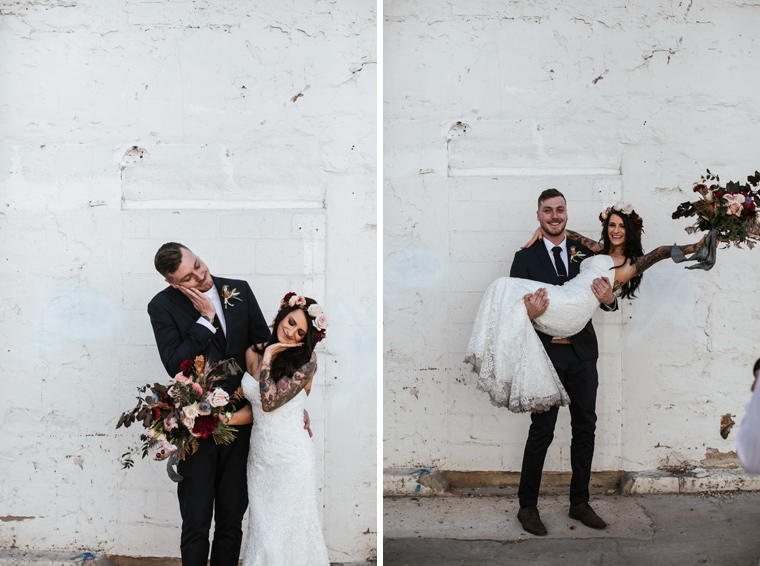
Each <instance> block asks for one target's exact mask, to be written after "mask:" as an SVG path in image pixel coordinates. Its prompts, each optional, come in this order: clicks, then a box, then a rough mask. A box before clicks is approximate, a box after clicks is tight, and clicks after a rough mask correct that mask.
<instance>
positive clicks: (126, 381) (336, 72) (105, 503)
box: [0, 0, 377, 562]
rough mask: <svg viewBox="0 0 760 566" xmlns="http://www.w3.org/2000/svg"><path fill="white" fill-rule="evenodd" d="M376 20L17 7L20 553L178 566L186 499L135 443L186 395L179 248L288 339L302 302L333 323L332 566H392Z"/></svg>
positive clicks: (331, 12)
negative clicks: (384, 493) (157, 258)
mask: <svg viewBox="0 0 760 566" xmlns="http://www.w3.org/2000/svg"><path fill="white" fill-rule="evenodd" d="M375 20H376V14H375V3H374V2H368V1H365V0H361V1H359V2H352V3H350V6H341V7H340V9H337V8H336V5H335V3H334V2H327V1H324V0H317V1H311V0H285V1H284V2H276V3H267V2H255V3H251V2H243V1H242V0H232V1H228V2H207V1H193V0H171V1H168V0H150V1H143V0H129V1H126V2H123V3H109V2H99V1H96V0H82V1H73V0H72V1H69V2H58V1H55V2H53V1H49V0H29V1H23V2H22V1H18V2H13V1H10V0H0V46H2V47H1V50H2V53H3V56H2V57H0V74H2V76H3V81H2V84H0V122H1V123H2V125H3V127H2V137H0V252H1V253H0V271H1V275H2V279H3V281H4V283H5V284H4V287H3V288H4V294H3V297H2V299H0V352H2V354H1V355H0V367H2V370H3V373H4V375H5V376H6V379H4V387H5V393H6V395H7V396H9V397H11V398H13V399H14V402H13V403H10V404H6V406H5V407H4V408H2V409H0V426H2V429H3V431H4V434H3V438H4V440H3V442H2V444H1V445H0V461H2V462H3V463H2V465H0V469H2V472H3V473H2V474H0V477H2V479H0V491H2V493H3V494H4V495H5V496H6V497H4V505H5V509H4V510H3V512H2V514H3V515H5V516H13V517H22V518H24V520H23V521H13V522H11V523H9V524H6V525H5V528H4V529H3V530H2V532H0V546H2V547H11V546H14V547H15V546H17V547H20V548H35V549H42V550H44V549H64V550H65V549H83V548H87V549H92V550H101V551H104V552H107V553H110V554H117V555H133V556H177V555H178V554H179V524H180V518H179V508H178V505H177V501H176V495H175V487H174V484H172V483H171V482H170V481H169V480H168V478H167V477H166V475H165V471H164V466H163V465H160V464H157V463H152V462H150V461H141V462H138V463H137V465H136V467H135V469H133V470H130V471H127V472H123V471H121V469H120V466H119V463H118V457H119V455H120V454H122V452H124V450H125V448H126V446H128V445H129V444H130V443H131V442H132V440H133V439H134V437H135V429H134V428H131V429H130V430H128V431H122V430H121V429H120V431H119V432H118V433H117V432H116V431H115V430H114V425H115V421H116V418H117V417H118V415H119V414H120V412H121V411H123V410H124V409H127V408H128V407H130V406H132V405H133V403H134V395H135V392H136V386H138V385H141V384H143V383H145V382H148V381H155V380H164V379H167V376H166V374H165V372H164V370H163V368H162V366H161V364H160V361H159V358H158V354H157V352H156V348H155V344H154V339H153V334H152V331H151V327H150V323H149V318H148V315H147V312H146V305H147V302H148V301H149V300H150V298H151V297H152V296H153V295H154V294H155V293H156V292H158V291H159V290H160V289H162V288H163V287H164V283H163V281H162V279H161V277H160V276H159V275H158V274H157V273H155V272H154V270H153V267H152V263H153V255H154V253H155V250H156V249H157V248H158V246H159V245H161V244H162V243H164V242H166V241H172V240H175V241H180V242H183V243H185V244H186V245H188V246H189V247H191V248H192V249H193V250H194V251H195V252H196V253H198V254H199V255H200V256H201V257H202V258H203V259H204V260H205V261H206V262H207V264H208V265H209V267H210V269H211V270H212V272H214V273H217V274H220V275H228V276H231V277H239V278H243V279H246V280H248V281H249V282H250V284H251V287H252V288H253V290H254V292H255V293H256V296H257V298H258V300H259V303H260V305H261V307H262V309H263V311H264V315H265V317H266V318H267V319H268V320H271V319H272V318H273V317H274V314H275V310H276V307H277V305H278V304H279V300H280V299H281V297H282V296H283V295H284V294H285V293H286V292H288V291H290V290H295V291H300V292H303V293H306V294H308V295H312V296H314V297H315V298H317V299H318V300H320V302H323V304H324V305H325V309H326V312H327V313H328V316H329V317H330V321H331V327H330V331H329V333H328V339H327V340H326V341H325V342H324V347H323V348H322V349H320V351H319V353H320V369H319V374H318V379H317V383H315V386H314V390H313V392H312V395H311V396H310V399H309V411H310V413H311V416H312V423H313V428H314V431H315V445H316V448H317V453H318V455H319V456H318V457H319V460H320V472H319V475H320V478H321V479H322V480H324V486H323V487H322V489H321V498H322V503H323V505H324V507H323V520H324V525H325V536H326V541H327V544H328V547H329V551H330V558H331V559H332V560H333V561H336V562H359V561H363V560H366V559H367V558H370V557H372V556H374V554H375V552H376V544H377V542H376V442H377V438H376V418H375V417H376V393H375V392H376V375H375V373H376V370H375V352H376V348H375V338H374V336H375V331H376V325H375V323H376V321H375V314H376V306H375V305H376V300H377V297H376V285H375V276H376V264H375V249H376V243H375V240H376V226H375V223H376V213H375V202H376V192H375V168H376V124H375V120H376V77H375V74H376V63H375V61H376V57H375V53H376V46H375V37H376V21H375ZM298 94H301V96H298V98H297V99H296V101H295V102H293V97H294V96H296V95H298ZM368 227H370V228H368Z"/></svg>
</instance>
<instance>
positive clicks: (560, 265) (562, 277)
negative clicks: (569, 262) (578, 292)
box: [552, 246, 567, 285]
mask: <svg viewBox="0 0 760 566" xmlns="http://www.w3.org/2000/svg"><path fill="white" fill-rule="evenodd" d="M552 253H553V254H554V265H556V266H557V275H559V284H560V285H562V284H563V283H564V282H565V281H567V270H566V269H565V262H564V261H562V248H560V247H559V246H554V247H553V248H552Z"/></svg>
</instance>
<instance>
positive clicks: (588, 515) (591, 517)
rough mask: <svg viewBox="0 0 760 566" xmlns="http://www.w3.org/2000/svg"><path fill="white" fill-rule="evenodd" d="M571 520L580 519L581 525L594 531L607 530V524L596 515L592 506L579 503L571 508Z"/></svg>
mask: <svg viewBox="0 0 760 566" xmlns="http://www.w3.org/2000/svg"><path fill="white" fill-rule="evenodd" d="M570 518H571V519H578V520H579V521H580V522H581V523H583V524H584V525H586V526H587V527H591V528H592V529H606V528H607V523H605V522H604V521H602V519H601V518H600V517H599V515H597V514H596V513H594V510H593V509H592V508H591V505H589V504H588V503H579V504H578V505H571V506H570Z"/></svg>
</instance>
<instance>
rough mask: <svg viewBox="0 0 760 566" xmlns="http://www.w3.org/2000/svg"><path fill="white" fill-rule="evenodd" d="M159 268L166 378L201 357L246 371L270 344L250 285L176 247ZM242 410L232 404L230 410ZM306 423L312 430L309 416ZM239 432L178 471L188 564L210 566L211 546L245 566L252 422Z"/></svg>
mask: <svg viewBox="0 0 760 566" xmlns="http://www.w3.org/2000/svg"><path fill="white" fill-rule="evenodd" d="M154 264H155V267H156V270H157V271H158V272H159V273H160V274H161V275H162V276H163V277H164V278H165V281H166V282H167V283H168V284H169V287H167V288H166V289H164V290H163V291H161V292H160V293H158V294H157V295H156V296H155V297H153V299H152V300H151V301H150V303H149V304H148V314H149V315H150V322H151V325H152V326H153V333H154V335H155V337H156V345H157V346H158V352H159V355H160V356H161V362H162V363H163V364H164V367H165V368H166V371H167V373H168V374H169V375H170V376H171V377H174V376H175V375H176V374H177V373H179V371H180V364H181V363H182V362H183V361H185V360H194V359H195V357H196V356H204V358H205V359H206V361H207V362H211V363H216V362H219V361H221V360H225V359H228V358H233V359H234V360H235V361H236V362H237V364H238V365H239V366H240V367H241V368H245V367H246V364H245V352H246V350H247V349H248V347H249V346H251V345H252V344H260V343H263V342H266V341H267V340H268V339H269V335H270V333H269V329H268V327H267V324H266V322H265V320H264V317H263V315H262V314H261V309H260V308H259V305H258V303H257V301H256V298H255V297H254V295H253V292H252V291H251V288H250V286H249V285H248V283H246V282H245V281H242V280H237V279H225V278H221V277H214V276H212V275H211V272H210V271H209V269H208V267H207V266H206V264H205V263H204V262H203V261H202V260H201V259H200V258H199V257H198V256H196V255H195V254H194V253H193V252H192V251H190V250H189V249H188V248H186V247H185V246H183V245H182V244H177V243H174V242H170V243H167V244H164V245H163V246H161V247H160V248H159V250H158V252H156V256H155V259H154ZM242 377H243V374H242V372H241V373H238V374H237V375H236V376H230V377H228V378H227V379H226V381H224V382H220V384H221V385H222V387H223V388H224V389H225V391H227V393H228V394H230V395H232V394H233V393H235V391H236V390H237V388H238V387H239V386H240V382H241V379H242ZM238 403H239V404H241V405H243V404H245V402H242V403H241V402H239V401H238ZM236 408H239V407H232V406H230V407H229V409H228V410H229V411H234V410H236ZM304 422H305V427H304V428H307V429H308V415H307V414H306V412H305V411H304ZM236 428H237V430H238V432H237V435H236V438H235V440H234V441H233V442H232V443H230V444H226V445H220V444H216V443H215V442H214V440H212V439H211V438H207V439H198V450H197V451H196V452H195V453H193V454H191V455H188V456H187V457H186V458H185V459H184V460H183V461H181V462H179V464H178V466H177V471H178V472H179V474H180V475H181V476H182V477H183V479H182V480H181V481H180V482H179V483H178V484H177V497H178V499H179V505H180V512H181V514H182V538H181V543H180V546H181V551H182V564H183V566H206V563H207V561H208V558H209V548H210V547H211V548H210V550H211V566H234V565H237V564H238V560H239V558H240V546H241V541H242V535H243V532H242V527H241V525H242V521H243V515H244V514H245V511H246V509H247V507H248V493H247V488H246V460H247V458H248V442H249V439H250V435H251V425H250V424H247V425H240V426H237V427H236ZM309 434H311V431H309ZM212 516H213V518H214V521H215V525H216V526H215V530H214V543H213V546H211V545H210V544H209V530H210V528H211V520H212Z"/></svg>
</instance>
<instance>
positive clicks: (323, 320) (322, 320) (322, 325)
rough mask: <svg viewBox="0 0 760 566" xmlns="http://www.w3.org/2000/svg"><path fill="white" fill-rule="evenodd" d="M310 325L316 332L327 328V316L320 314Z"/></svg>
mask: <svg viewBox="0 0 760 566" xmlns="http://www.w3.org/2000/svg"><path fill="white" fill-rule="evenodd" d="M312 324H313V325H314V328H316V329H317V330H324V329H326V328H327V316H325V314H324V313H323V314H320V315H319V316H318V317H317V318H315V319H314V320H313V321H312Z"/></svg>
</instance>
